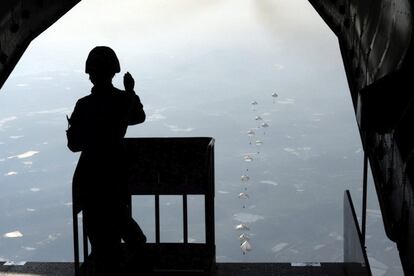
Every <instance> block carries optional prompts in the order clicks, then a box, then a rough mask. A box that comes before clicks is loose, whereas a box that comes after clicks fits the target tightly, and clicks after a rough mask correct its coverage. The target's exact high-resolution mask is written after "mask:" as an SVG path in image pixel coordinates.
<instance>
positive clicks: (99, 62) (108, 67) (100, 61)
mask: <svg viewBox="0 0 414 276" xmlns="http://www.w3.org/2000/svg"><path fill="white" fill-rule="evenodd" d="M120 71H121V67H120V65H119V60H118V58H117V56H116V54H115V52H114V50H112V49H111V48H109V47H107V46H97V47H95V48H93V49H92V50H91V51H90V53H89V55H88V58H87V59H86V66H85V73H87V74H89V73H91V72H107V73H111V74H112V73H113V74H115V73H119V72H120Z"/></svg>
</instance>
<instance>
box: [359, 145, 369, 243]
mask: <svg viewBox="0 0 414 276" xmlns="http://www.w3.org/2000/svg"><path fill="white" fill-rule="evenodd" d="M367 182H368V156H367V154H366V152H365V151H364V176H363V183H362V184H363V187H362V226H361V232H362V233H361V234H362V245H363V246H364V247H365V232H366V225H367V186H368V185H367Z"/></svg>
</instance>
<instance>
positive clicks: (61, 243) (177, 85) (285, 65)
mask: <svg viewBox="0 0 414 276" xmlns="http://www.w3.org/2000/svg"><path fill="white" fill-rule="evenodd" d="M97 45H108V46H110V47H112V48H113V49H114V50H115V51H116V53H117V55H118V57H119V59H120V62H121V74H118V75H117V76H115V78H114V84H115V85H116V86H118V87H120V88H122V74H123V73H125V72H127V71H129V72H131V74H132V75H133V76H134V78H135V81H136V91H137V93H138V95H139V96H140V97H141V100H142V102H143V104H144V109H145V111H146V113H147V121H146V122H145V123H144V124H142V125H139V126H134V127H131V128H130V129H129V130H128V134H127V135H128V136H130V137H144V136H147V137H156V136H161V137H168V136H209V137H214V138H215V139H216V146H215V150H216V191H217V193H216V214H217V217H216V232H217V234H216V244H217V260H218V261H222V262H226V261H288V262H289V261H292V262H293V261H298V262H300V261H341V260H342V257H343V256H342V242H343V241H342V240H343V237H342V200H343V191H344V190H345V189H350V190H351V194H352V195H353V196H354V197H355V202H356V205H357V210H358V213H359V212H360V196H361V189H360V187H361V185H360V183H362V156H363V153H362V149H361V143H360V139H359V134H358V128H357V124H356V120H355V115H354V110H353V107H352V103H351V97H350V93H349V91H348V86H347V82H346V77H345V73H344V69H343V64H342V59H341V55H340V52H339V46H338V42H337V39H336V37H335V36H334V34H333V33H332V32H331V31H330V30H329V28H328V27H327V25H326V24H325V23H324V22H323V20H322V19H321V18H320V17H319V15H318V14H317V13H316V11H315V10H314V9H313V8H312V6H311V5H310V4H309V3H308V2H307V1H304V0H290V1H282V0H238V1H236V0H226V1H218V0H209V1H207V0H200V1H191V0H180V1H167V0H152V1H136V0H119V1H116V4H115V2H114V1H103V0H84V1H81V2H80V3H79V4H78V5H77V6H75V7H74V8H73V9H72V10H71V11H69V12H68V13H67V14H66V15H65V16H64V17H63V18H61V19H60V20H59V21H58V22H57V23H56V24H54V25H53V26H51V27H50V28H49V29H48V30H47V31H45V32H44V33H43V34H41V35H40V36H39V37H38V38H37V39H35V40H34V41H33V42H32V44H31V45H30V46H29V48H28V50H27V51H26V53H25V54H24V56H23V57H22V58H21V60H20V62H19V63H18V64H17V66H16V68H15V70H14V71H13V73H12V75H11V76H10V78H9V80H8V81H7V82H6V83H5V85H4V87H3V88H2V91H1V93H0V154H1V155H0V162H2V163H0V164H2V168H1V171H0V173H1V174H0V176H2V179H1V183H2V185H3V186H2V189H3V191H2V194H3V205H2V206H0V207H2V208H1V209H2V210H4V209H5V208H8V210H9V211H4V212H3V213H2V214H0V216H1V218H2V221H5V223H3V226H1V227H0V234H1V235H2V237H3V238H2V239H0V242H2V243H3V244H7V246H9V247H10V248H14V249H13V250H11V251H12V252H13V253H10V254H9V255H7V254H6V253H5V252H1V251H0V259H4V260H11V259H14V260H25V259H34V260H50V259H51V258H54V259H55V260H70V259H71V257H72V256H71V252H70V250H68V248H70V245H71V232H70V230H71V229H70V225H71V220H70V207H71V205H70V202H71V198H70V183H71V175H72V173H73V169H74V167H75V165H76V161H77V158H78V155H76V154H73V153H71V152H69V151H68V150H67V149H66V148H65V147H66V140H65V135H64V130H65V128H66V127H67V123H66V118H65V115H66V114H68V115H70V113H71V111H72V110H73V106H74V104H75V103H76V100H77V99H79V98H81V97H83V96H86V95H88V94H89V91H90V88H91V84H90V82H89V80H88V76H87V75H86V74H85V73H84V63H85V60H86V57H87V55H88V53H89V51H90V50H91V49H92V48H93V47H95V46H97ZM275 92H276V93H277V94H278V97H277V98H272V97H271V95H272V93H275ZM253 101H256V102H258V105H257V106H251V103H252V102H253ZM257 116H260V117H262V118H263V120H264V122H266V123H268V124H269V128H266V129H265V128H262V127H260V124H259V125H258V122H257V120H255V118H256V117H257ZM249 130H253V131H254V132H255V135H254V137H249V136H248V135H247V132H248V131H249ZM256 140H261V141H262V142H263V145H261V146H256V145H255V144H256V143H255V141H256ZM252 142H253V143H252ZM258 152H260V154H259V153H258ZM246 154H250V155H251V156H252V157H253V158H254V162H251V163H247V162H244V160H243V158H244V156H246ZM246 170H249V171H248V172H249V176H250V182H249V183H248V184H245V183H241V182H240V177H241V175H245V174H246ZM243 185H247V186H243ZM372 186H373V185H372V181H371V185H370V203H369V210H370V211H369V212H368V214H369V217H368V223H369V224H368V230H369V231H371V232H369V233H368V234H369V235H370V237H369V238H368V239H367V240H368V250H369V252H371V253H370V254H371V255H370V261H372V263H374V264H375V265H373V270H374V274H375V275H398V274H396V273H398V271H400V270H399V269H400V265H399V264H398V257H397V256H396V254H397V253H396V249H395V245H393V244H391V243H390V242H389V241H387V239H386V237H385V236H384V233H383V226H382V221H381V217H380V216H378V214H380V211H379V207H378V203H377V202H376V196H375V193H374V190H373V187H372ZM243 189H247V191H248V193H249V195H250V199H249V201H248V202H241V200H240V199H239V198H238V196H237V195H239V193H240V192H242V191H244V190H243ZM146 202H147V201H146V199H143V200H141V201H138V203H137V204H141V205H140V207H139V208H137V210H136V214H137V218H138V219H139V220H140V222H142V223H143V225H144V226H143V227H144V229H150V228H151V226H148V228H145V227H147V226H145V223H146V222H148V223H150V221H151V218H150V217H149V216H148V215H146V214H147V213H146V212H144V211H142V210H144V209H145V208H147V207H148V206H147V205H148V204H147V203H146ZM177 204H178V203H177V199H173V198H167V199H166V202H165V205H163V206H164V208H165V206H167V207H168V208H166V211H165V212H166V217H170V216H173V214H172V213H169V211H168V210H169V209H171V212H173V209H174V208H173V207H172V206H175V207H176V206H178V205H177ZM243 206H245V208H243ZM148 208H149V207H148ZM194 208H195V209H196V210H199V209H200V208H201V206H199V207H194ZM51 209H54V211H53V212H52V211H51ZM34 217H35V218H36V219H34ZM47 217H49V218H53V219H49V220H47V219H45V218H47ZM29 222H31V223H29ZM46 222H47V223H46ZM243 222H246V223H250V224H251V230H250V232H249V235H251V243H252V245H253V250H252V251H251V252H249V253H248V254H246V255H243V254H241V253H240V247H239V240H238V235H239V234H240V233H238V232H237V231H236V230H235V229H234V227H235V225H237V224H238V223H243ZM167 227H168V226H167ZM171 229H172V230H171V231H167V232H165V233H164V234H165V235H166V239H167V240H170V239H172V240H174V239H177V237H178V236H177V235H178V234H177V233H178V232H179V231H178V232H177V231H176V227H175V226H171ZM16 231H19V233H20V234H21V235H22V236H20V234H19V233H17V232H16ZM148 232H150V230H148ZM29 233H30V234H29ZM6 234H7V235H6ZM194 235H195V236H194V237H193V238H194V240H202V237H200V236H197V235H198V234H194Z"/></svg>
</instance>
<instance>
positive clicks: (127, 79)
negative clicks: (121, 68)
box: [124, 72, 135, 92]
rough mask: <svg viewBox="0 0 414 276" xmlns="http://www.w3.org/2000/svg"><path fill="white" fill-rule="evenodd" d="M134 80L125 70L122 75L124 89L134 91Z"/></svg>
mask: <svg viewBox="0 0 414 276" xmlns="http://www.w3.org/2000/svg"><path fill="white" fill-rule="evenodd" d="M134 86H135V80H134V78H133V77H132V75H131V74H130V73H129V72H126V73H125V75H124V87H125V91H127V92H132V91H134Z"/></svg>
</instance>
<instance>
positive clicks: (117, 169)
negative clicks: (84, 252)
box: [67, 46, 146, 275]
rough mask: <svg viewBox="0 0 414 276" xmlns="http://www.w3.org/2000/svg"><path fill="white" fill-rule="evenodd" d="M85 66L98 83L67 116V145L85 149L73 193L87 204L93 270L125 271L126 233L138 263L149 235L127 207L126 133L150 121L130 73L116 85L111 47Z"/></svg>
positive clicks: (93, 53)
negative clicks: (124, 249) (131, 127)
mask: <svg viewBox="0 0 414 276" xmlns="http://www.w3.org/2000/svg"><path fill="white" fill-rule="evenodd" d="M85 69H86V70H85V72H86V73H87V74H89V79H90V81H91V82H92V84H93V87H92V90H91V94H90V95H88V96H86V97H83V98H81V99H79V100H78V101H77V103H76V106H75V109H74V111H73V113H72V115H71V117H70V119H69V118H68V123H69V128H68V130H67V138H68V147H69V149H70V150H71V151H73V152H79V151H80V152H81V155H80V158H79V162H78V165H77V167H76V170H75V174H74V177H73V186H74V187H73V191H74V193H75V196H74V198H75V197H76V198H77V201H78V204H80V206H81V208H82V210H83V216H84V222H85V227H86V233H87V235H88V237H89V240H90V243H91V247H92V254H91V255H92V256H93V258H92V260H93V264H94V265H93V267H94V268H93V271H94V272H93V275H124V274H127V272H121V271H122V269H121V263H123V260H122V254H121V251H122V250H121V239H122V240H124V242H125V243H126V245H127V248H128V251H129V252H130V254H129V255H130V256H134V257H135V259H134V260H133V262H136V263H137V264H138V263H139V262H140V256H142V255H143V254H142V248H143V245H144V244H145V242H146V237H145V235H144V234H143V232H142V230H141V228H140V227H139V225H138V224H137V223H136V222H135V221H134V219H133V218H132V217H131V214H130V212H129V209H128V202H129V193H128V187H127V175H126V173H127V172H126V161H125V152H124V151H125V149H124V145H123V138H124V136H125V133H126V130H127V127H128V125H135V124H139V123H142V122H144V121H145V112H144V110H143V106H142V104H141V101H140V98H139V97H138V96H137V95H136V94H135V92H134V86H135V81H134V79H133V78H132V76H131V74H130V73H126V74H125V75H124V86H125V91H122V90H119V89H117V88H115V87H114V86H113V85H112V79H113V77H114V76H115V74H116V73H119V72H120V64H119V61H118V58H117V56H116V54H115V52H114V51H113V50H112V49H111V48H109V47H106V46H98V47H95V48H94V49H92V50H91V52H90V53H89V56H88V58H87V60H86V68H85ZM74 204H75V203H74ZM136 266H138V265H136Z"/></svg>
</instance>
